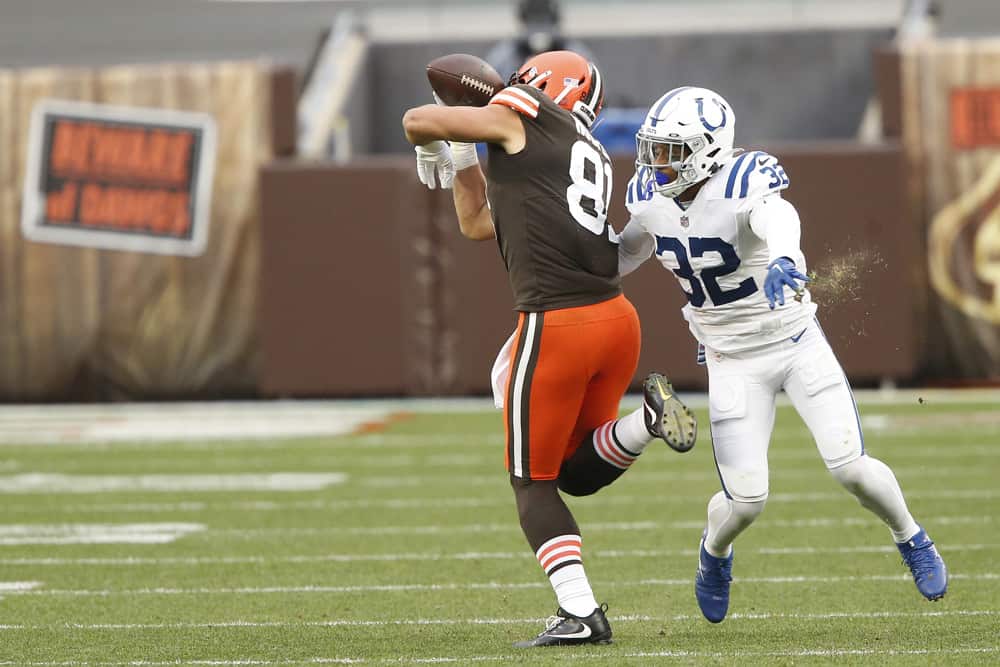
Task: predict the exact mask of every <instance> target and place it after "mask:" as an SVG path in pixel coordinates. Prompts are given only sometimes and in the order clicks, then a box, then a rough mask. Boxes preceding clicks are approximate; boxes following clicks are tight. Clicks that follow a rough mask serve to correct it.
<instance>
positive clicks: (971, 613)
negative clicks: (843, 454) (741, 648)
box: [0, 609, 1000, 631]
mask: <svg viewBox="0 0 1000 667" xmlns="http://www.w3.org/2000/svg"><path fill="white" fill-rule="evenodd" d="M990 616H1000V610H997V609H977V610H954V611H923V612H906V611H903V612H896V611H873V612H864V611H861V612H829V613H822V614H798V613H795V614H789V613H784V612H774V613H771V612H759V613H751V614H740V613H736V614H730V615H728V616H727V617H726V620H727V621H766V620H772V619H783V618H790V619H803V620H836V619H848V620H849V619H875V618H946V617H990ZM700 619H701V615H700V614H698V615H695V614H676V615H673V616H646V615H635V614H633V615H619V616H608V620H610V621H612V622H615V623H649V622H656V623H663V622H674V623H679V622H687V621H697V620H700ZM544 620H545V619H542V618H417V619H377V620H375V619H357V620H350V619H336V620H332V621H246V620H236V621H212V622H202V623H73V622H66V623H51V624H24V623H13V624H7V625H0V631H3V630H174V629H176V630H188V629H190V630H200V629H213V628H237V629H239V628H337V627H392V626H410V625H416V626H423V625H527V624H533V623H542V622H544Z"/></svg>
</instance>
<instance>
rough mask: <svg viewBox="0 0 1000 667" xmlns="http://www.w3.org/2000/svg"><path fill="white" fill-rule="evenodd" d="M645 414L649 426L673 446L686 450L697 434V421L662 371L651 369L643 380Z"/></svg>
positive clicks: (674, 448) (647, 426) (657, 435)
mask: <svg viewBox="0 0 1000 667" xmlns="http://www.w3.org/2000/svg"><path fill="white" fill-rule="evenodd" d="M642 393H643V401H642V405H643V416H644V417H645V420H646V430H647V431H649V434H650V435H651V436H653V437H654V438H660V439H661V440H663V442H665V443H667V445H669V446H670V448H671V449H673V450H676V451H678V452H687V451H690V450H691V448H692V447H694V443H695V440H697V438H698V422H697V421H696V420H695V418H694V413H693V412H691V410H690V408H688V406H686V405H684V404H683V403H681V401H680V399H679V398H677V395H676V394H674V388H673V387H672V386H670V381H669V380H667V378H665V377H664V376H662V375H660V374H659V373H650V374H649V375H648V376H646V381H645V382H644V383H643V384H642Z"/></svg>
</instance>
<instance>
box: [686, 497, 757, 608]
mask: <svg viewBox="0 0 1000 667" xmlns="http://www.w3.org/2000/svg"><path fill="white" fill-rule="evenodd" d="M765 502H766V499H765V500H758V501H752V502H742V501H738V500H734V499H732V498H728V497H727V496H726V494H725V493H723V492H721V491H720V492H719V493H717V494H715V495H714V496H713V497H712V500H710V501H709V503H708V527H707V528H706V529H705V532H704V534H702V537H701V544H700V545H699V548H698V570H697V572H696V573H695V580H694V590H695V598H697V600H698V607H699V608H700V609H701V613H702V614H703V615H704V616H705V618H706V619H708V620H709V621H711V622H712V623H719V622H721V621H722V620H723V619H724V618H725V617H726V613H727V612H728V611H729V585H730V583H731V582H732V580H733V575H732V573H733V556H734V554H735V549H734V548H733V546H732V544H733V540H735V539H736V536H737V535H739V534H740V533H741V532H743V531H744V530H745V529H746V528H747V527H749V526H750V524H751V523H753V521H754V519H756V518H757V517H758V516H759V515H760V513H761V512H762V511H764V504H765Z"/></svg>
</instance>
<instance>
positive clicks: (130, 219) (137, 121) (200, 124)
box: [21, 99, 215, 256]
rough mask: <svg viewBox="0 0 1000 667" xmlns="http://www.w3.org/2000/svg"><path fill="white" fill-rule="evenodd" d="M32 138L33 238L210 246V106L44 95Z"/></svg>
mask: <svg viewBox="0 0 1000 667" xmlns="http://www.w3.org/2000/svg"><path fill="white" fill-rule="evenodd" d="M27 145H28V156H27V165H26V169H25V179H24V198H23V205H22V209H21V227H22V230H23V231H24V235H25V237H26V238H28V239H30V240H32V241H42V242H46V243H57V244H66V245H80V246H87V247H92V248H107V249H111V250H130V251H137V252H152V253H158V254H164V255H189V256H190V255H200V254H201V253H202V252H204V250H205V244H206V242H207V240H208V222H209V211H210V205H211V188H212V177H213V174H214V171H215V122H214V120H213V119H212V117H211V116H209V115H208V114H204V113H190V112H181V111H172V110H163V109H145V108H139V107H119V106H108V105H100V104H92V103H86V102H73V101H67V100H48V99H46V100H41V101H40V102H38V103H37V104H36V105H35V108H34V111H33V113H32V116H31V128H30V132H29V138H28V144H27Z"/></svg>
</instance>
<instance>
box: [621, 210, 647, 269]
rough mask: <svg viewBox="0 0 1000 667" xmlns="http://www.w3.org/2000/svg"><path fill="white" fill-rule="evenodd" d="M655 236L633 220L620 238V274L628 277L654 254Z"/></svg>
mask: <svg viewBox="0 0 1000 667" xmlns="http://www.w3.org/2000/svg"><path fill="white" fill-rule="evenodd" d="M655 245H656V244H655V243H654V241H653V236H652V235H651V234H650V233H649V232H647V231H646V229H645V228H644V227H643V226H642V225H641V224H639V222H638V221H637V220H636V219H635V218H632V219H631V220H629V221H628V224H627V225H625V229H623V230H622V233H621V234H620V235H619V237H618V272H619V273H620V274H621V275H623V276H627V275H628V274H630V273H632V272H633V271H635V270H636V269H637V268H639V265H640V264H642V263H643V262H645V261H646V260H647V259H649V257H650V256H651V255H652V254H653V248H654V247H655Z"/></svg>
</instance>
